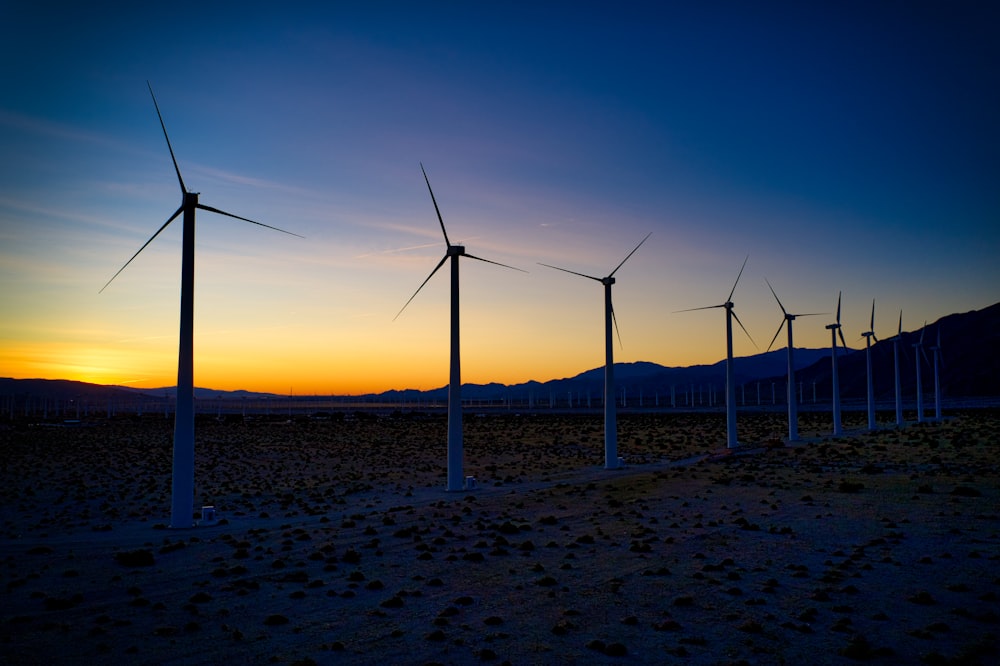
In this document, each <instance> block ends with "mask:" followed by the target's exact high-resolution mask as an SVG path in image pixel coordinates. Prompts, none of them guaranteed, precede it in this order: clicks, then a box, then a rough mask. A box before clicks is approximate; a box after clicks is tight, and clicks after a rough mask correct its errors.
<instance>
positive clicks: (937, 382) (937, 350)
mask: <svg viewBox="0 0 1000 666" xmlns="http://www.w3.org/2000/svg"><path fill="white" fill-rule="evenodd" d="M931 353H932V354H933V358H934V418H935V419H936V420H938V421H940V420H941V377H940V375H939V373H938V366H939V365H940V362H941V361H943V358H942V353H941V324H938V329H937V344H936V345H934V346H933V347H931Z"/></svg>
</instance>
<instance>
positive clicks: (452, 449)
mask: <svg viewBox="0 0 1000 666" xmlns="http://www.w3.org/2000/svg"><path fill="white" fill-rule="evenodd" d="M420 171H421V172H422V173H423V174H424V182H426V183H427V191H428V192H430V194H431V201H432V202H433V203H434V211H435V212H436V213H437V218H438V222H439V223H440V224H441V233H442V234H443V235H444V244H445V253H444V256H443V257H442V258H441V261H439V262H438V264H437V266H435V267H434V270H432V271H431V273H430V275H428V276H427V278H426V279H425V280H424V281H423V282H421V283H420V286H419V287H417V290H416V291H415V292H413V295H412V296H410V298H409V300H407V301H406V303H405V304H404V305H403V307H402V308H400V310H399V312H397V313H396V316H395V317H393V318H392V320H393V321H395V320H396V319H398V318H399V315H401V314H403V310H405V309H406V306H408V305H409V304H410V302H411V301H413V299H414V298H416V297H417V294H419V293H420V290H421V289H423V288H424V285H425V284H427V283H428V282H429V281H430V279H431V278H432V277H434V274H435V273H437V272H438V269H439V268H441V267H442V266H443V265H444V262H445V261H447V260H448V259H449V258H451V364H450V371H449V377H448V482H447V484H448V485H447V488H446V490H448V491H459V490H463V489H464V488H465V478H464V477H463V474H462V466H463V461H462V456H463V443H462V359H461V354H460V351H459V347H460V338H459V308H458V293H459V292H458V259H459V257H468V258H469V259H475V260H477V261H483V262H486V263H487V264H495V265H497V266H503V267H504V268H510V269H513V270H515V271H521V272H522V273H527V271H525V270H522V269H520V268H514V267H513V266H508V265H506V264H501V263H499V262H496V261H490V260H489V259H483V258H482V257H477V256H475V255H471V254H469V253H467V252H466V251H465V246H463V245H452V244H451V241H449V240H448V231H447V230H446V229H445V228H444V220H443V219H442V217H441V210H440V209H439V208H438V204H437V199H435V198H434V190H432V189H431V182H430V180H428V178H427V172H426V171H425V170H424V165H423V164H421V165H420Z"/></svg>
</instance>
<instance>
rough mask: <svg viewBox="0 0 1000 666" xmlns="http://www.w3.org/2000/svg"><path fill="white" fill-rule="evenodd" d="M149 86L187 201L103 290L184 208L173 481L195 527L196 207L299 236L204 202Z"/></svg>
mask: <svg viewBox="0 0 1000 666" xmlns="http://www.w3.org/2000/svg"><path fill="white" fill-rule="evenodd" d="M146 85H147V87H149V94H150V96H151V97H152V98H153V106H154V107H155V108H156V116H157V117H158V118H159V119H160V127H161V128H162V129H163V138H164V139H166V140H167V149H168V150H169V151H170V159H171V160H172V161H173V163H174V171H176V172H177V182H178V183H180V186H181V205H180V207H179V208H178V209H177V210H176V211H174V214H173V215H171V216H170V217H169V218H168V219H167V221H166V222H164V223H163V226H161V227H160V228H159V229H157V230H156V233H155V234H153V235H152V236H150V238H149V240H147V241H146V242H145V243H143V245H142V247H140V248H139V250H138V251H137V252H136V253H135V254H133V255H132V258H131V259H129V260H128V261H126V262H125V265H124V266H122V267H121V268H119V269H118V272H117V273H115V274H114V275H112V276H111V279H110V280H108V281H107V283H106V284H105V285H104V286H103V287H101V289H100V291H101V292H103V291H104V290H105V289H107V287H108V285H109V284H111V282H112V281H114V279H115V278H116V277H118V275H119V274H121V272H122V271H123V270H125V268H126V267H127V266H128V265H129V264H131V263H132V260H133V259H135V258H136V257H138V256H139V253H140V252H142V251H143V250H145V249H146V246H147V245H149V244H150V243H152V242H153V239H154V238H156V237H157V236H159V235H160V232H162V231H163V230H164V229H166V228H167V225H169V224H170V223H171V222H173V221H174V220H175V219H176V218H177V216H178V215H180V214H181V213H184V217H183V234H182V235H183V240H182V250H181V316H180V344H179V349H178V353H177V411H176V413H175V415H174V452H173V470H172V482H171V503H170V526H171V527H175V528H183V527H192V526H193V525H194V521H193V517H192V516H193V515H194V216H195V210H196V209H198V208H200V209H202V210H207V211H210V212H212V213H218V214H219V215H225V216H227V217H234V218H236V219H237V220H243V221H244V222H250V223H251V224H256V225H257V226H260V227H266V228H268V229H273V230H274V231H280V232H281V233H283V234H289V235H290V236H298V237H299V238H302V236H299V235H298V234H293V233H292V232H290V231H285V230H284V229H279V228H277V227H272V226H270V225H267V224H262V223H260V222H257V221H255V220H251V219H248V218H245V217H240V216H239V215H233V214H232V213H227V212H226V211H223V210H219V209H218V208H212V207H211V206H206V205H205V204H202V203H199V202H198V193H197V192H189V191H188V189H187V188H186V187H185V186H184V179H183V178H182V177H181V170H180V167H179V166H177V158H176V157H175V156H174V149H173V146H171V145H170V137H169V136H167V127H166V125H165V124H164V123H163V116H162V115H161V114H160V107H159V105H158V104H157V103H156V96H155V95H153V87H152V86H151V85H150V84H149V82H148V81H147V82H146Z"/></svg>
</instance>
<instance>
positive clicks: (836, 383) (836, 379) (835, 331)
mask: <svg viewBox="0 0 1000 666" xmlns="http://www.w3.org/2000/svg"><path fill="white" fill-rule="evenodd" d="M840 297H841V292H839V291H838V292H837V321H836V322H835V323H833V324H827V325H826V328H827V330H829V331H830V351H831V354H830V360H831V362H832V364H833V436H834V437H839V436H840V435H842V434H844V430H843V428H842V427H841V425H840V374H839V372H838V371H837V365H838V364H837V336H838V335H839V336H840V344H841V345H843V347H844V348H845V349H846V348H847V343H846V342H845V341H844V331H843V330H841V328H840Z"/></svg>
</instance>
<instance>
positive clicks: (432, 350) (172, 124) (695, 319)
mask: <svg viewBox="0 0 1000 666" xmlns="http://www.w3.org/2000/svg"><path fill="white" fill-rule="evenodd" d="M109 4H114V5H118V6H116V7H114V8H113V9H111V8H102V3H99V2H98V3H96V4H81V3H76V4H73V5H69V6H66V7H62V8H60V9H58V10H56V9H53V8H51V7H48V8H45V7H41V6H39V5H38V3H28V2H21V1H20V0H14V1H13V2H6V3H3V4H2V5H0V80H2V83H3V94H2V95H0V154H2V155H3V159H2V160H0V284H2V287H0V376H9V377H15V378H36V377H41V378H51V379H55V378H60V379H74V380H82V381H89V382H95V383H101V384H124V385H129V386H135V387H145V388H152V387H161V386H172V385H173V384H174V383H175V382H176V364H177V344H178V342H177V337H178V321H179V292H180V260H181V242H180V239H181V226H182V224H181V220H180V219H178V220H176V221H174V222H173V223H172V224H171V225H170V226H169V227H167V229H166V230H165V231H164V232H163V233H161V234H160V235H159V236H158V237H157V238H156V239H155V240H154V242H152V243H151V244H150V245H149V246H148V247H147V248H146V249H145V250H144V251H143V252H142V253H141V254H140V255H139V256H138V257H137V258H136V259H135V261H133V262H132V263H131V264H130V265H129V266H128V267H127V268H126V269H125V270H124V271H123V272H122V273H121V274H120V275H119V276H118V277H117V278H116V279H115V280H114V281H113V282H112V283H111V284H110V285H109V286H108V287H107V288H106V289H104V290H103V292H100V290H101V288H102V286H104V284H105V283H106V282H107V281H108V279H110V278H111V276H112V275H114V273H115V271H117V270H118V269H119V268H121V266H122V265H123V264H124V263H125V262H126V261H127V260H128V259H129V257H131V256H132V255H133V254H134V253H135V252H136V250H138V249H139V248H140V247H141V246H142V244H143V243H145V242H146V240H147V239H149V237H150V236H152V235H153V233H154V232H155V231H156V230H157V229H158V228H159V227H160V226H161V225H162V224H163V223H164V222H165V221H166V220H167V218H168V217H169V216H170V215H171V214H172V213H173V212H174V211H175V210H176V209H177V207H178V206H179V205H180V201H181V198H180V191H179V190H180V188H179V184H178V181H177V177H176V174H175V172H174V167H173V163H172V162H171V159H170V153H169V152H168V149H167V144H166V142H165V141H164V136H163V132H162V130H161V129H160V125H159V121H158V119H157V116H156V109H155V108H154V106H153V101H152V99H151V96H150V91H149V89H148V88H147V81H148V82H149V83H150V84H151V86H152V89H153V92H154V93H155V95H156V99H157V102H158V103H159V107H160V110H161V112H162V114H163V120H164V123H165V124H166V128H167V131H168V133H169V136H170V141H171V144H172V146H173V149H174V152H175V155H176V159H177V163H178V166H179V168H180V171H181V174H182V175H183V178H184V181H185V184H186V185H187V187H188V188H189V189H190V190H191V191H194V192H200V193H201V203H203V204H206V205H209V206H213V207H216V208H219V209H222V210H225V211H228V212H230V213H233V214H236V215H239V216H242V217H247V218H250V219H253V220H256V221H259V222H261V223H264V224H268V225H272V226H276V227H279V228H281V229H285V230H288V231H291V232H294V233H296V234H300V235H301V236H304V237H305V238H304V239H300V238H296V237H294V236H290V235H287V234H281V233H277V232H275V231H271V230H268V229H265V228H262V227H259V226H255V225H251V224H247V223H245V222H241V221H238V220H234V219H232V218H229V217H223V216H219V215H216V214H213V213H210V212H206V211H199V212H198V214H197V218H196V219H197V251H196V288H195V293H196V296H195V300H196V305H195V384H196V385H197V386H201V387H210V388H214V389H220V390H235V389H248V390H255V391H270V392H274V393H279V394H288V393H294V394H296V395H304V394H359V393H367V392H377V391H383V390H387V389H393V388H396V389H403V388H419V389H430V388H436V387H440V386H444V385H446V384H447V383H448V354H449V337H448V336H449V312H450V310H449V288H450V281H449V273H448V270H447V266H445V267H444V268H442V269H441V270H440V271H439V272H438V273H437V274H435V275H434V277H433V279H431V280H430V281H429V282H427V284H426V286H424V287H423V289H422V290H421V291H420V292H419V294H418V295H417V296H416V298H414V300H413V301H412V302H411V303H410V304H409V305H408V306H407V307H406V308H405V310H404V311H403V312H402V313H401V314H400V315H399V316H398V317H397V316H396V315H397V313H399V311H400V308H402V307H403V305H404V304H405V303H406V301H407V299H408V298H410V296H411V295H413V293H414V291H415V290H416V289H417V288H418V287H419V286H420V284H421V282H422V281H423V280H425V279H426V278H427V276H428V275H429V274H430V272H431V270H432V269H433V268H434V266H435V265H437V263H438V262H439V261H440V260H441V258H442V256H443V255H444V252H445V242H444V238H443V236H442V233H441V228H440V226H439V224H438V220H437V216H436V214H435V211H434V205H433V203H432V202H431V198H430V195H429V193H428V190H427V186H426V184H425V183H424V179H423V175H422V174H421V170H420V165H421V164H423V166H424V168H425V169H426V172H427V176H428V178H429V180H430V184H431V186H432V187H433V188H434V195H435V196H436V199H437V203H438V206H439V207H440V211H441V215H442V218H443V221H444V224H445V225H446V228H447V231H448V236H449V238H450V240H451V242H452V243H454V244H464V245H465V246H466V248H467V251H468V252H469V253H471V254H474V255H476V256H478V257H482V258H484V259H489V260H491V261H495V262H498V263H501V264H506V265H508V266H513V267H516V268H519V269H522V270H523V271H527V272H520V271H514V270H510V269H507V268H503V267H500V266H495V265H491V264H488V263H483V262H477V261H472V260H468V259H464V260H462V262H461V339H462V379H463V381H465V382H476V383H487V382H501V383H507V384H511V383H519V382H524V381H527V380H531V379H536V380H540V381H545V380H548V379H555V378H561V377H569V376H573V375H576V374H577V373H579V372H582V371H584V370H588V369H591V368H595V367H600V366H602V365H603V364H604V311H603V287H602V286H601V285H600V284H599V283H597V282H595V281H592V280H586V279H583V278H581V277H577V276H574V275H571V274H568V273H564V272H560V271H555V270H552V269H550V268H546V267H544V266H541V265H539V264H540V263H545V264H552V265H555V266H560V267H563V268H566V269H568V270H572V271H576V272H579V273H583V274H586V275H591V276H594V277H598V278H599V277H603V276H605V275H607V274H608V273H610V272H611V271H612V270H613V269H614V268H615V267H616V266H617V265H618V264H619V262H621V261H622V259H624V258H625V257H626V255H628V253H629V252H630V251H631V250H632V249H633V248H634V247H635V246H636V244H638V243H639V241H641V240H642V239H643V237H645V236H646V235H647V234H650V233H651V234H652V235H651V236H650V237H649V239H648V240H647V241H646V242H645V243H644V244H643V245H642V247H640V248H639V250H638V251H636V252H635V254H634V255H632V256H631V258H629V260H628V261H627V262H626V263H625V264H624V265H622V266H621V267H620V268H619V269H618V271H617V272H616V273H615V278H616V284H615V285H614V287H613V296H614V310H615V317H616V320H617V324H618V327H619V331H620V335H621V344H620V345H619V344H618V343H617V341H616V344H615V360H616V361H619V362H632V361H651V362H655V363H660V364H662V365H667V366H687V365H693V364H700V363H715V362H717V361H719V360H721V359H723V358H725V345H726V339H725V318H724V310H722V309H713V310H702V311H694V312H678V311H680V310H685V309H688V308H697V307H700V306H708V305H717V304H721V303H723V302H724V301H725V300H726V297H727V296H728V294H729V292H730V290H731V289H732V288H733V285H734V281H735V280H736V277H737V274H738V273H739V271H740V267H741V265H742V264H743V262H744V260H745V259H746V258H747V257H749V259H748V260H747V263H746V268H745V270H744V271H743V273H742V276H741V278H740V281H739V283H738V285H736V289H735V293H734V294H733V298H732V300H733V302H734V303H735V312H736V314H737V315H738V316H739V318H740V321H741V322H742V323H743V324H744V325H745V327H746V329H747V331H748V332H749V333H750V336H752V341H751V340H750V339H748V337H747V336H745V335H743V333H742V332H741V331H739V330H738V328H737V330H736V335H735V336H734V352H735V355H736V356H745V355H749V354H753V353H757V352H758V351H764V350H765V349H766V348H767V346H768V343H769V342H770V340H771V338H772V336H773V335H774V334H775V331H776V330H777V327H778V325H779V324H780V323H781V311H780V309H779V307H778V304H777V303H776V302H775V300H774V297H773V296H772V294H771V292H770V290H769V289H768V286H767V284H766V283H765V279H766V280H768V281H770V284H771V285H772V286H773V287H774V290H775V292H776V293H777V294H778V296H779V297H780V298H781V300H782V303H783V304H784V306H785V307H786V308H787V309H788V310H789V311H790V312H797V313H824V314H822V315H819V316H814V317H808V318H807V317H803V318H800V319H798V320H796V322H795V344H796V346H800V347H814V348H815V347H823V346H827V345H829V343H830V339H829V331H827V330H826V329H825V325H826V324H828V323H831V321H832V320H833V313H834V311H835V309H836V302H837V297H838V293H840V292H842V294H843V311H842V322H843V326H844V332H845V337H846V338H847V342H848V344H849V345H851V346H855V347H861V346H862V345H863V342H862V341H861V337H860V334H861V332H862V331H865V330H867V328H868V322H869V317H870V312H871V306H872V300H873V299H874V300H875V302H876V319H875V332H876V334H877V335H878V336H879V337H889V336H891V335H892V334H893V333H895V331H896V326H897V322H898V317H899V313H900V310H902V313H903V329H904V330H906V331H909V330H915V329H918V328H919V327H920V326H921V325H923V323H924V321H925V320H926V321H928V322H933V321H934V320H936V319H938V318H940V317H942V316H945V315H948V314H951V313H953V312H965V311H968V310H974V309H980V308H983V307H986V306H989V305H991V304H993V303H995V302H997V301H998V300H1000V261H998V260H997V257H998V256H1000V158H998V155H1000V150H998V149H1000V129H998V127H1000V126H998V123H997V119H998V118H1000V40H997V39H996V35H997V34H998V30H1000V8H998V7H997V5H996V4H995V3H990V2H961V3H950V2H947V3H946V2H941V3H935V2H915V3H902V2H836V3H832V2H831V3H801V2H787V3H783V2H760V3H746V2H705V3H662V6H660V7H658V8H657V7H650V6H648V5H654V4H658V3H628V2H626V3H614V4H613V5H612V4H610V3H590V2H573V3H459V2H454V3H451V2H448V3H445V2H430V3H409V2H407V3H392V2H372V3H345V2H331V3H325V4H327V5H329V6H327V7H323V8H320V7H316V8H298V7H295V4H296V3H283V4H275V3H255V2H240V3H228V2H213V3H199V4H197V5H195V4H191V5H189V6H185V3H183V2H180V3H168V4H165V5H162V6H158V7H146V6H143V5H145V4H147V3H131V4H132V5H134V6H130V7H125V8H123V7H122V6H121V3H109ZM309 4H319V3H309ZM99 292H100V293H99ZM394 318H395V319H394ZM784 345H785V339H784V333H782V335H781V336H779V338H778V340H777V341H775V343H774V348H782V347H784Z"/></svg>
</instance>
